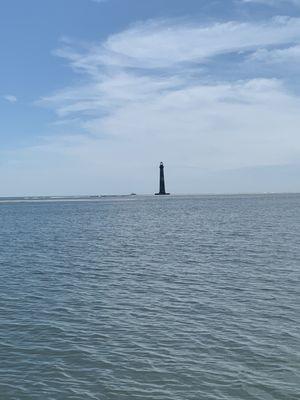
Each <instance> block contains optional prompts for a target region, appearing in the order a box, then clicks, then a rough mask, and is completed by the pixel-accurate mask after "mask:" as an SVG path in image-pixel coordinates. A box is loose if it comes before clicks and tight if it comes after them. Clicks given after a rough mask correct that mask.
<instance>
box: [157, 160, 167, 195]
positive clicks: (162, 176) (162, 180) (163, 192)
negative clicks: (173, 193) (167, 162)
mask: <svg viewBox="0 0 300 400" xmlns="http://www.w3.org/2000/svg"><path fill="white" fill-rule="evenodd" d="M168 194H170V193H166V187H165V174H164V164H163V162H161V163H160V165H159V193H155V195H156V196H165V195H168Z"/></svg>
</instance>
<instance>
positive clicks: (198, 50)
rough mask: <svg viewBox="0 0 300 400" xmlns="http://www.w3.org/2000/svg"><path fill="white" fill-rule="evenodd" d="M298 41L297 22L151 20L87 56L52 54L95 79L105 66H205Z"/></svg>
mask: <svg viewBox="0 0 300 400" xmlns="http://www.w3.org/2000/svg"><path fill="white" fill-rule="evenodd" d="M299 40H300V19H299V18H289V17H275V18H273V19H272V20H270V21H268V22H265V23H241V22H227V23H215V24H212V25H207V26H202V25H200V26H199V25H195V24H178V23H172V22H170V21H165V22H163V21H160V22H155V21H151V22H148V23H143V24H138V25H135V26H133V27H132V28H130V29H128V30H126V31H124V32H121V33H119V34H115V35H112V36H111V37H109V38H108V39H107V41H105V42H104V43H102V44H99V45H97V44H95V45H93V46H91V47H90V48H89V49H88V50H87V51H85V52H80V51H76V50H75V49H73V48H71V47H65V48H62V49H60V50H58V51H57V52H56V54H57V55H59V56H61V57H64V58H66V59H68V60H69V61H70V62H71V65H72V66H73V68H74V69H75V70H77V71H81V72H84V73H89V74H91V75H97V74H99V69H100V70H102V68H103V66H107V67H110V68H112V67H123V68H124V67H132V68H152V69H157V68H170V67H176V66H178V65H181V66H182V64H184V63H185V64H186V63H199V62H203V61H204V60H206V59H208V58H211V57H213V56H216V55H218V54H226V53H230V52H235V51H238V50H248V49H255V48H257V47H259V46H268V45H273V44H280V43H286V42H296V41H299Z"/></svg>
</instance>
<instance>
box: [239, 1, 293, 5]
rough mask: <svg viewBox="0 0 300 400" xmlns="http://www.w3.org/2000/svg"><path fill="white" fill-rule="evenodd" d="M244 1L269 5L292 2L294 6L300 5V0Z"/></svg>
mask: <svg viewBox="0 0 300 400" xmlns="http://www.w3.org/2000/svg"><path fill="white" fill-rule="evenodd" d="M242 2H243V3H261V4H266V5H268V6H280V5H288V4H292V5H294V6H300V0H242Z"/></svg>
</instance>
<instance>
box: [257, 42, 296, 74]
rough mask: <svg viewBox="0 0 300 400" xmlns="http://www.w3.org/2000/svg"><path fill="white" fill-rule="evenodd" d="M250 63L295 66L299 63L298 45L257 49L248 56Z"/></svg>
mask: <svg viewBox="0 0 300 400" xmlns="http://www.w3.org/2000/svg"><path fill="white" fill-rule="evenodd" d="M250 60H252V61H260V62H264V63H268V64H285V65H286V66H296V67H297V68H298V66H299V61H300V45H295V46H290V47H286V48H282V49H281V48H280V49H259V50H257V51H256V52H255V53H253V54H252V55H251V56H250Z"/></svg>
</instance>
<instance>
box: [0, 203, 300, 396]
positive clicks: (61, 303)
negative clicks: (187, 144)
mask: <svg viewBox="0 0 300 400" xmlns="http://www.w3.org/2000/svg"><path fill="white" fill-rule="evenodd" d="M0 218H1V225H0V399H1V400H11V399H18V400H19V399H20V400H23V399H26V400H27V399H28V400H35V399H39V400H40V399H41V400H48V399H49V400H50V399H53V400H68V399H73V400H75V399H83V400H85V399H87V400H89V399H100V400H102V399H103V400H105V399H112V400H114V399H115V400H132V399H133V400H134V399H136V400H143V399H153V400H190V399H194V400H202V399H203V400H210V399H211V400H217V399H218V400H222V399H224V400H225V399H226V400H227V399H228V400H229V399H238V400H240V399H242V400H243V399H259V400H262V399H266V400H271V399H272V400H273V399H274V400H275V399H276V400H277V399H278V400H279V399H282V400H283V399H288V400H292V399H295V400H296V399H297V400H299V399H300V376H299V373H300V357H299V351H300V326H299V325H300V324H299V321H300V310H299V305H300V296H299V277H300V195H266V196H264V195H260V196H259V195H257V196H255V195H253V196H199V197H197V196H190V197H180V196H178V197H176V196H174V197H172V196H170V197H163V198H162V197H154V196H153V197H139V196H137V197H131V198H128V199H126V198H121V199H118V198H115V199H109V198H106V199H100V200H96V201H77V202H75V201H52V202H47V201H41V202H23V203H22V202H18V203H16V202H15V203H14V202H0Z"/></svg>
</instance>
